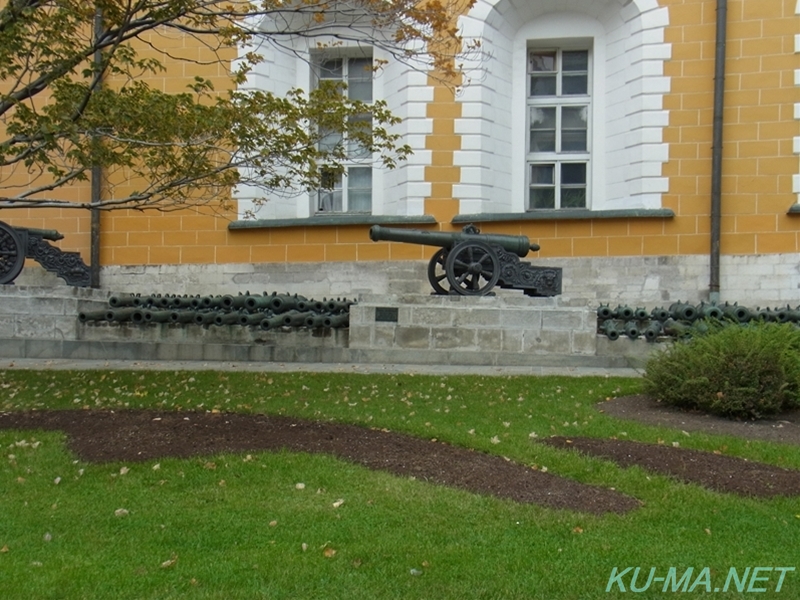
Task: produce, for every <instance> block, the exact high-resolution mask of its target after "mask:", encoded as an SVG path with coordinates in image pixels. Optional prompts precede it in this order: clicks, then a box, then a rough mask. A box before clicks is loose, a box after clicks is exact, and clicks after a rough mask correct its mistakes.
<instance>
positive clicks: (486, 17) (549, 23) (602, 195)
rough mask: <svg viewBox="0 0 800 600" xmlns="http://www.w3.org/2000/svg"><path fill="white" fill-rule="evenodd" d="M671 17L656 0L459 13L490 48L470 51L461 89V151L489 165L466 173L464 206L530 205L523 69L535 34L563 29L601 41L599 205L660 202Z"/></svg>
mask: <svg viewBox="0 0 800 600" xmlns="http://www.w3.org/2000/svg"><path fill="white" fill-rule="evenodd" d="M668 23H669V12H668V10H667V8H666V7H660V6H659V5H658V2H657V0H631V1H629V2H624V1H623V0H595V1H594V2H591V3H588V2H583V1H572V0H537V1H536V2H531V1H530V0H478V2H477V3H476V5H475V6H474V7H473V9H472V10H471V11H470V12H469V14H468V15H466V16H464V17H462V19H461V20H460V26H461V28H462V32H463V34H464V36H465V37H466V38H467V39H480V40H481V42H482V47H483V50H484V52H483V56H482V57H480V59H479V58H472V57H467V58H466V59H465V68H466V69H467V71H468V72H469V73H471V74H472V79H471V83H470V84H469V85H468V86H467V88H466V89H465V90H464V92H463V93H462V94H461V95H460V96H459V97H458V100H459V101H460V102H461V103H462V116H461V118H460V119H458V120H457V121H456V133H459V134H461V135H463V136H465V137H464V141H466V140H467V139H469V142H468V143H462V151H461V152H459V153H457V154H456V156H455V157H454V159H455V164H456V166H461V167H464V168H470V167H471V168H473V169H475V168H476V166H480V167H482V168H481V169H480V171H472V172H470V174H469V177H470V179H469V181H467V180H464V179H463V177H462V183H464V184H469V185H465V186H456V187H455V188H454V193H455V194H456V195H457V196H458V197H459V199H460V200H461V208H460V211H461V212H463V213H467V212H469V213H474V212H522V211H523V210H524V208H525V197H526V193H525V192H526V190H525V173H524V168H525V162H524V156H525V131H524V130H525V126H524V123H525V122H526V119H525V114H524V111H525V100H524V94H525V90H524V85H525V84H524V76H523V75H517V74H518V73H522V74H524V72H525V70H524V64H525V60H526V57H525V49H526V47H527V42H528V40H530V39H545V40H556V39H557V38H572V39H575V38H591V39H592V41H593V43H592V52H593V61H594V62H593V65H594V75H595V77H594V82H593V90H592V103H593V104H592V106H593V109H592V114H593V128H592V132H593V133H592V175H591V181H590V186H591V189H592V192H591V196H592V197H591V208H592V209H596V210H601V209H615V208H659V207H660V206H661V197H660V194H661V193H663V192H665V191H667V188H668V180H667V179H666V178H665V177H663V176H662V175H661V167H662V165H663V163H664V162H666V160H667V159H668V152H669V149H668V146H667V144H664V143H663V141H662V130H663V128H664V127H665V126H666V125H667V124H668V122H669V114H668V111H666V110H664V109H663V101H662V98H663V95H664V94H665V93H667V92H668V91H669V90H670V80H669V78H668V77H666V76H665V75H664V61H665V60H667V59H669V58H670V56H671V45H670V44H668V43H665V42H664V29H665V27H666V26H667V25H668ZM481 59H482V60H481ZM632 173H633V174H635V175H634V177H633V178H632V177H631V174H632ZM462 174H463V169H462ZM462 193H463V194H468V195H459V194H462ZM467 207H470V209H469V210H467ZM475 207H480V210H477V211H476V210H475Z"/></svg>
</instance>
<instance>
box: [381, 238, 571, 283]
mask: <svg viewBox="0 0 800 600" xmlns="http://www.w3.org/2000/svg"><path fill="white" fill-rule="evenodd" d="M369 237H370V239H371V240H372V241H373V242H378V241H384V242H404V243H407V244H419V245H423V246H438V247H439V250H438V251H436V253H435V254H434V255H433V256H432V257H431V259H430V262H429V263H428V281H429V282H430V284H431V287H433V290H434V292H435V293H437V294H450V293H455V294H460V295H462V296H484V295H486V294H488V293H490V292H491V290H492V288H494V286H495V285H498V286H500V287H501V288H509V289H516V290H523V291H524V293H525V294H526V295H528V296H557V295H558V294H560V293H561V268H559V267H534V266H532V265H531V264H530V263H527V262H523V261H521V260H520V258H524V257H525V256H527V255H528V253H529V252H531V251H532V250H533V251H536V250H539V245H538V244H532V243H531V242H530V240H529V239H528V238H527V237H525V236H524V235H520V236H515V235H503V234H482V233H481V232H480V230H479V229H478V228H477V227H475V226H474V225H467V226H466V227H464V229H462V231H461V232H453V233H448V232H444V231H421V230H418V229H397V228H392V227H381V226H380V225H373V226H372V227H371V228H370V230H369ZM445 279H446V280H447V283H448V284H449V286H450V287H449V289H448V288H446V287H444V285H443V282H444V280H445Z"/></svg>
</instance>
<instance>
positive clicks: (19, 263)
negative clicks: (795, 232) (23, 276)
mask: <svg viewBox="0 0 800 600" xmlns="http://www.w3.org/2000/svg"><path fill="white" fill-rule="evenodd" d="M63 237H64V236H63V235H62V234H60V233H59V232H58V231H56V230H54V229H31V228H26V227H12V226H11V225H8V224H7V223H3V222H2V221H0V284H5V283H12V282H13V281H14V280H15V279H16V278H17V276H18V275H19V274H20V273H21V272H22V267H23V266H25V259H26V258H32V259H34V260H35V261H37V262H38V263H39V264H40V265H42V266H43V267H44V268H45V269H47V270H48V271H51V272H53V273H55V274H56V275H58V276H59V277H60V278H61V279H63V280H64V281H66V282H67V283H68V284H69V285H74V286H78V287H87V286H89V285H90V284H91V272H90V270H89V267H88V266H87V265H86V264H85V263H84V262H83V259H82V258H81V255H80V254H79V253H77V252H65V251H63V250H61V249H60V248H57V247H55V246H53V245H52V244H50V243H49V242H50V241H53V242H54V241H58V240H60V239H63ZM48 240H49V241H48Z"/></svg>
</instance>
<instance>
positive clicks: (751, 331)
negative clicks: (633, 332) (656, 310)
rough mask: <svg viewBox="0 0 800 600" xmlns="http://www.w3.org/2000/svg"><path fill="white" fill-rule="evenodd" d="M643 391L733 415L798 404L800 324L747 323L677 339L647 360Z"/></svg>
mask: <svg viewBox="0 0 800 600" xmlns="http://www.w3.org/2000/svg"><path fill="white" fill-rule="evenodd" d="M644 392H645V393H646V394H648V395H649V396H652V397H654V398H657V399H659V400H661V401H662V402H664V403H665V404H669V405H672V406H678V407H681V408H685V409H690V410H701V411H704V412H708V413H713V414H717V415H722V416H725V417H730V418H736V419H759V418H761V417H763V416H767V415H772V414H777V413H780V412H782V411H785V410H789V409H792V408H797V407H800V330H798V329H797V328H796V327H795V326H794V325H791V324H783V325H781V324H776V323H750V324H747V325H741V326H740V325H729V326H724V327H713V328H712V330H711V331H709V332H708V333H706V334H704V335H700V336H696V337H692V338H690V339H687V340H682V341H677V342H675V343H674V344H672V345H671V346H670V347H668V348H667V349H666V350H664V352H662V353H658V354H656V355H654V356H653V357H651V358H650V360H648V362H647V364H646V366H645V374H644Z"/></svg>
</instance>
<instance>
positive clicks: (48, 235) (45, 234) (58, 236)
mask: <svg viewBox="0 0 800 600" xmlns="http://www.w3.org/2000/svg"><path fill="white" fill-rule="evenodd" d="M14 229H16V230H17V231H23V232H26V233H27V234H28V235H35V236H38V237H40V238H42V239H45V240H50V241H51V242H57V241H58V240H63V239H64V234H63V233H61V232H60V231H56V230H55V229H35V228H33V227H15V228H14Z"/></svg>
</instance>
